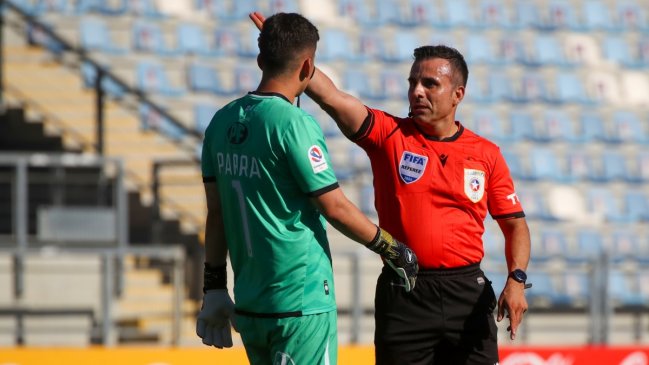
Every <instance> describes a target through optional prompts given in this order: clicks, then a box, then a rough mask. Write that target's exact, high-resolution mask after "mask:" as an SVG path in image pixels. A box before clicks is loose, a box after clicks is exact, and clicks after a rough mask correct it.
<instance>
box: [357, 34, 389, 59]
mask: <svg viewBox="0 0 649 365" xmlns="http://www.w3.org/2000/svg"><path fill="white" fill-rule="evenodd" d="M356 41H357V45H358V49H356V51H355V52H354V54H352V55H351V61H357V62H366V61H372V60H378V59H380V58H381V57H382V56H383V43H384V41H383V39H382V38H381V37H380V36H379V34H377V32H373V31H368V30H367V29H362V30H361V33H360V34H359V35H358V38H357V40H356Z"/></svg>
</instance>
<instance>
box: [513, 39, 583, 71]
mask: <svg viewBox="0 0 649 365" xmlns="http://www.w3.org/2000/svg"><path fill="white" fill-rule="evenodd" d="M530 46H531V49H530V52H529V53H528V54H527V56H526V58H525V59H524V64H525V65H527V66H532V67H537V66H559V67H571V66H574V64H573V63H572V62H570V61H569V60H568V58H567V57H566V52H565V49H564V46H563V43H562V41H561V40H559V39H558V37H557V36H555V35H554V34H553V33H549V34H545V33H538V34H537V35H536V36H535V37H534V39H533V41H532V44H531V45H530Z"/></svg>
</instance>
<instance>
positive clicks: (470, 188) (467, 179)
mask: <svg viewBox="0 0 649 365" xmlns="http://www.w3.org/2000/svg"><path fill="white" fill-rule="evenodd" d="M484 181H485V173H484V171H480V170H474V169H464V194H466V196H467V197H468V198H469V200H471V201H472V202H474V203H477V202H479V201H480V200H482V197H483V196H484Z"/></svg>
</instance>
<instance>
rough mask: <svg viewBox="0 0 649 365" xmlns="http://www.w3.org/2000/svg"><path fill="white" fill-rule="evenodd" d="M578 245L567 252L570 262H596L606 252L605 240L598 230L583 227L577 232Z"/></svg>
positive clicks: (567, 258)
mask: <svg viewBox="0 0 649 365" xmlns="http://www.w3.org/2000/svg"><path fill="white" fill-rule="evenodd" d="M576 238H577V242H576V247H575V248H574V249H572V250H568V251H567V252H566V260H567V261H568V262H569V263H574V264H580V263H589V262H595V261H594V260H596V259H597V258H598V257H599V256H600V255H601V254H602V253H603V252H604V240H603V239H602V236H601V234H600V233H599V232H598V231H593V230H588V229H581V230H579V231H578V232H577V237H576Z"/></svg>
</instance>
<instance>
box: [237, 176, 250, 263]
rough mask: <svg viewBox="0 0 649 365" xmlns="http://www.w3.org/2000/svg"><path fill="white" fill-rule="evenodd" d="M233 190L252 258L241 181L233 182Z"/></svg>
mask: <svg viewBox="0 0 649 365" xmlns="http://www.w3.org/2000/svg"><path fill="white" fill-rule="evenodd" d="M232 188H233V189H234V191H236V192H237V199H238V200H239V210H240V211H241V226H242V228H243V239H244V240H245V241H246V248H247V249H248V257H252V243H251V241H250V230H249V229H248V215H247V214H246V203H245V200H244V198H243V189H242V188H241V181H239V180H232Z"/></svg>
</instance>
